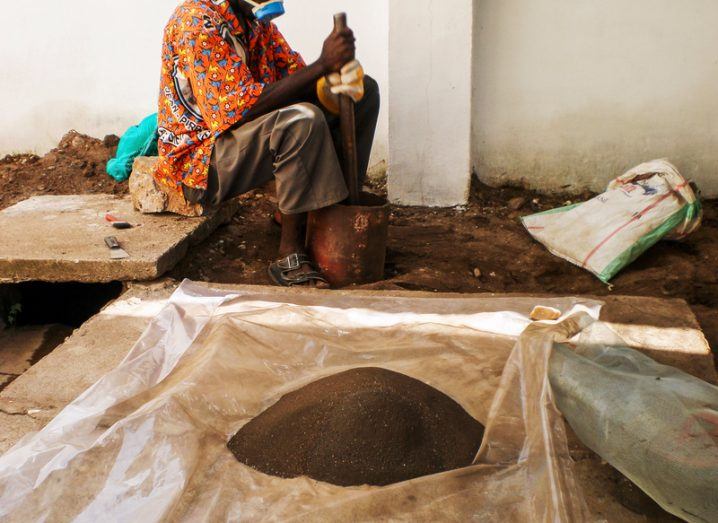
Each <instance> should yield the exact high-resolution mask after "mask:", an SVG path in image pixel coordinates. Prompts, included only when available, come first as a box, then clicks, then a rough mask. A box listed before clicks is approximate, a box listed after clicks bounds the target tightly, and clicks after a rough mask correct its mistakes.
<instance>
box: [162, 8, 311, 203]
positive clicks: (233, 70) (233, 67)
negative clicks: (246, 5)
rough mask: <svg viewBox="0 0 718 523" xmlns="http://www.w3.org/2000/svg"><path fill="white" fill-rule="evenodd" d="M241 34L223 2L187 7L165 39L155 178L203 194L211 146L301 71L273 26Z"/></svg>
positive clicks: (300, 64) (175, 17)
mask: <svg viewBox="0 0 718 523" xmlns="http://www.w3.org/2000/svg"><path fill="white" fill-rule="evenodd" d="M248 27H249V30H248V31H245V30H244V27H243V26H242V24H241V23H240V21H239V20H238V19H237V17H236V16H235V14H234V12H233V11H232V9H231V7H230V5H229V2H228V1H227V0H185V1H184V2H183V3H182V4H180V6H179V7H178V8H177V9H176V10H175V12H174V14H173V15H172V18H171V19H170V21H169V23H168V24H167V27H166V28H165V33H164V43H163V45H162V79H161V83H160V100H159V115H158V126H159V136H160V139H159V156H160V160H159V163H158V165H157V172H156V173H155V178H156V179H157V181H158V182H159V183H161V184H163V185H165V186H167V187H170V188H173V189H175V190H178V191H181V190H182V185H183V184H184V185H186V186H187V187H190V188H196V189H206V187H207V173H208V171H209V163H210V159H211V157H212V150H213V148H214V142H215V140H216V139H217V137H218V136H219V135H220V134H222V133H223V132H224V131H226V130H227V129H229V128H230V127H232V126H233V125H235V124H236V123H238V122H240V121H241V120H242V118H244V117H245V116H246V114H247V113H248V112H249V110H250V109H251V108H252V107H253V106H254V104H255V103H256V102H257V99H258V98H259V96H260V95H261V94H262V91H263V89H264V86H265V85H269V84H271V83H273V82H276V81H278V80H281V79H282V78H284V77H286V76H288V75H290V74H292V73H293V72H295V71H297V70H299V69H301V68H302V67H304V65H305V64H304V60H302V57H301V56H300V55H299V54H298V53H297V52H295V51H293V50H292V49H291V48H290V47H289V45H288V44H287V42H286V40H285V39H284V37H283V36H282V34H281V33H280V32H279V30H278V29H277V27H276V26H275V25H274V24H272V23H271V22H257V21H253V22H248Z"/></svg>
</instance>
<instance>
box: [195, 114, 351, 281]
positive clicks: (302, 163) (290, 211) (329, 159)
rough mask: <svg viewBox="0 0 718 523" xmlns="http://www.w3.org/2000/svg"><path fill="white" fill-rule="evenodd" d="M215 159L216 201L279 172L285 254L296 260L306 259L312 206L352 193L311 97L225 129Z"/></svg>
mask: <svg viewBox="0 0 718 523" xmlns="http://www.w3.org/2000/svg"><path fill="white" fill-rule="evenodd" d="M212 165H213V173H212V174H213V176H214V179H213V180H212V183H210V186H211V187H212V193H211V194H208V197H209V198H210V199H211V200H213V201H214V202H215V203H216V202H218V201H223V200H226V199H228V198H232V197H234V196H237V195H239V194H242V193H244V192H247V191H248V190H251V189H253V188H256V187H260V186H262V185H264V184H265V183H266V182H267V181H269V180H270V179H271V177H272V176H274V178H275V179H276V183H277V199H278V200H279V209H280V212H281V213H282V216H283V220H282V240H281V244H280V250H279V256H280V257H281V258H288V257H290V255H294V254H297V255H299V257H291V259H292V260H293V261H294V263H293V264H291V265H292V266H293V265H296V261H297V260H298V259H305V255H306V251H305V250H306V246H305V240H306V222H307V212H309V211H312V210H315V209H320V208H323V207H328V206H330V205H333V204H335V203H338V202H340V201H342V200H344V199H346V197H347V194H348V191H347V187H346V184H345V183H344V178H343V176H342V173H341V167H340V166H339V160H338V158H337V154H336V151H335V150H334V145H333V143H332V138H331V133H330V130H329V127H328V125H327V122H326V119H325V117H324V115H323V114H322V112H321V110H320V109H319V108H317V107H316V106H314V105H312V104H309V103H302V104H296V105H292V106H289V107H286V108H284V109H280V110H278V111H275V112H273V113H270V114H269V115H266V116H263V117H261V118H259V119H257V120H255V121H253V122H250V123H248V124H245V125H243V126H241V127H239V128H237V129H234V130H231V131H229V132H228V133H225V134H224V135H222V137H220V139H219V140H218V142H217V144H216V146H215V151H214V155H213V158H212ZM285 261H286V260H285ZM273 265H276V264H273ZM284 266H287V263H285V264H284V265H283V267H284ZM276 269H277V267H275V271H274V272H275V275H274V276H273V277H275V276H276V275H277V274H280V275H281V274H284V273H286V275H287V276H288V277H289V279H293V278H296V277H300V280H301V275H306V274H311V273H312V267H311V265H310V264H308V263H301V264H300V267H298V268H296V269H291V270H286V269H284V270H276ZM275 280H276V277H275ZM280 283H281V282H280Z"/></svg>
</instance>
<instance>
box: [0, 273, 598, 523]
mask: <svg viewBox="0 0 718 523" xmlns="http://www.w3.org/2000/svg"><path fill="white" fill-rule="evenodd" d="M257 292H258V293H256V294H255V293H253V294H251V295H250V294H242V295H237V294H228V293H224V292H219V291H212V290H209V289H207V288H205V287H200V286H198V285H196V284H192V283H190V282H185V283H184V284H183V285H182V286H181V287H180V288H179V289H178V290H177V291H176V292H175V294H174V295H173V296H172V298H171V299H170V300H169V301H168V303H167V305H166V306H165V307H164V308H163V309H162V311H161V312H160V313H159V314H158V315H157V316H156V317H155V318H154V319H153V320H152V321H151V323H150V325H149V327H148V328H147V330H146V331H145V332H144V334H143V335H142V337H141V338H140V339H139V341H138V342H137V343H136V345H135V346H134V348H133V349H132V350H131V352H130V353H129V354H128V356H127V358H126V359H125V360H124V361H123V363H122V364H121V365H120V366H119V367H117V368H116V369H115V370H113V371H112V372H110V373H108V374H107V375H106V376H104V377H103V378H102V379H101V380H100V381H99V382H98V383H96V384H95V385H94V386H92V387H91V388H90V389H88V390H87V391H86V392H85V393H83V394H82V395H81V396H80V397H79V398H77V399H76V400H75V401H74V402H72V403H71V404H70V405H68V406H67V407H66V408H65V409H64V410H63V411H61V413H60V414H59V415H58V416H57V417H56V418H55V419H54V420H53V421H52V422H50V424H49V425H47V426H46V427H45V428H44V429H43V430H42V431H41V432H39V433H37V434H34V435H30V436H28V437H26V438H25V439H24V440H22V441H20V442H19V443H18V444H17V445H16V446H15V447H13V448H12V449H10V450H9V451H8V452H7V453H6V454H5V455H4V456H3V457H2V458H0V520H3V521H30V520H32V521H53V522H58V521H79V522H84V521H87V522H95V521H107V520H108V519H109V520H112V521H128V522H129V521H132V522H135V521H143V522H150V521H170V520H171V521H208V522H209V521H295V520H306V521H315V520H325V521H326V520H332V521H342V520H345V521H371V520H376V519H383V520H394V521H436V520H442V521H451V520H453V521H466V520H468V519H472V518H473V519H476V520H480V521H504V522H505V521H521V522H523V521H538V520H540V521H581V520H586V519H589V517H590V515H589V514H588V513H587V509H586V507H585V503H584V500H583V496H582V493H581V490H580V488H579V487H578V486H577V483H576V481H575V478H574V473H573V469H572V462H571V460H570V457H569V454H568V447H567V443H566V435H565V433H564V430H565V428H564V427H565V425H564V422H563V420H562V419H561V416H560V414H559V412H558V411H557V409H556V407H555V406H554V402H553V397H552V392H551V388H550V386H549V381H548V361H549V357H550V354H551V347H552V345H553V343H554V342H555V341H562V340H566V339H568V338H570V337H571V336H573V335H574V334H576V333H577V332H579V331H580V330H581V329H582V328H584V327H585V326H586V325H588V324H590V323H591V322H592V321H593V320H594V319H595V318H597V317H598V313H599V304H598V303H597V302H591V301H586V300H579V299H541V300H540V303H541V304H542V305H547V306H551V307H555V308H558V309H559V310H561V311H563V312H564V315H563V317H562V318H561V319H560V320H558V321H556V322H540V323H532V322H530V320H529V319H528V315H529V313H530V311H531V309H532V308H533V306H534V305H537V300H536V299H531V298H491V297H487V298H481V299H477V298H472V299H471V301H470V303H471V308H470V310H469V309H467V306H466V305H464V304H463V301H462V300H461V299H456V300H446V299H431V298H419V297H412V298H402V297H382V296H377V297H363V296H362V297H347V296H345V295H341V294H337V295H335V294H322V295H321V296H318V295H316V294H312V293H299V294H291V295H290V294H288V295H277V294H266V295H263V294H261V293H260V292H261V291H257ZM278 296H279V297H278ZM284 300H286V301H284ZM467 303H468V302H467ZM361 366H378V367H383V368H386V369H390V370H393V371H396V372H401V373H404V374H406V375H409V376H412V377H414V378H417V379H420V380H423V381H424V382H426V383H428V384H430V385H432V386H434V387H436V388H438V389H439V390H441V391H442V392H444V393H446V394H448V395H449V396H451V397H453V398H454V399H455V400H456V401H458V402H459V403H460V404H461V405H462V406H463V407H464V408H465V409H466V410H467V411H468V412H469V413H470V414H471V415H473V416H474V417H475V418H476V419H478V420H479V421H481V422H482V423H484V424H485V425H486V427H487V430H486V435H485V439H484V442H483V445H482V447H481V449H480V451H479V453H478V456H477V458H476V460H475V463H474V465H472V466H470V467H467V468H464V469H460V470H454V471H449V472H445V473H442V474H437V475H433V476H426V477H423V478H419V479H415V480H412V481H407V482H404V483H399V484H395V485H391V486H388V487H356V488H342V487H337V486H334V485H329V484H326V483H320V482H317V481H313V480H310V479H308V478H296V479H281V478H276V477H271V476H268V475H265V474H262V473H260V472H258V471H256V470H253V469H251V468H249V467H247V466H245V465H243V464H241V463H239V462H238V461H236V459H235V458H234V456H233V455H232V454H231V453H230V452H229V450H228V449H227V448H226V443H227V441H228V440H229V439H230V438H231V437H232V435H234V434H235V433H236V432H237V431H238V430H239V429H240V428H241V427H242V426H243V425H244V424H245V423H247V422H248V421H249V420H250V419H252V418H253V417H254V416H256V415H258V414H260V413H261V412H263V411H264V410H266V409H267V408H268V407H270V406H271V405H273V404H274V403H275V402H276V401H277V400H278V399H279V398H280V397H282V396H283V395H284V394H286V393H287V392H290V391H293V390H296V389H298V388H300V387H302V386H304V385H306V384H308V383H310V382H313V381H315V380H317V379H320V378H322V377H325V376H328V375H332V374H335V373H338V372H341V371H344V370H347V369H350V368H355V367H361Z"/></svg>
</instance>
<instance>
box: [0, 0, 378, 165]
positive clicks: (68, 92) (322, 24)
mask: <svg viewBox="0 0 718 523" xmlns="http://www.w3.org/2000/svg"><path fill="white" fill-rule="evenodd" d="M177 4H178V2H177V0H151V1H146V0H125V1H124V2H118V1H117V0H61V1H57V0H35V1H33V2H25V1H22V2H9V1H6V2H4V3H3V20H5V21H6V23H5V24H3V30H2V32H0V63H2V64H3V71H2V74H0V94H1V95H2V97H3V99H4V100H5V103H3V116H2V125H1V126H0V155H4V154H7V153H13V152H25V151H34V152H37V153H44V152H46V151H47V150H49V149H50V148H52V147H54V146H55V145H56V144H57V142H58V141H59V140H60V138H61V137H62V135H63V134H64V133H65V132H66V131H68V130H69V129H76V130H78V131H80V132H83V133H87V134H89V135H92V136H97V137H100V138H101V137H103V136H104V135H106V134H109V133H115V134H122V132H124V130H125V129H126V128H127V127H128V126H130V125H132V124H134V123H137V122H138V121H139V120H140V119H141V118H143V117H144V116H146V115H148V114H150V113H152V112H155V111H156V110H157V109H156V105H157V92H158V87H159V71H160V53H161V42H162V29H163V28H164V26H165V23H166V22H167V20H168V19H169V17H170V15H171V13H172V10H173V9H174V7H175V6H176V5H177ZM286 7H287V15H285V17H284V18H282V19H280V20H278V25H280V27H281V29H282V30H283V32H284V33H285V36H286V37H287V39H288V40H289V41H290V43H291V44H292V45H293V46H294V47H295V48H296V49H297V50H299V51H300V52H302V54H303V55H304V57H305V59H306V60H307V61H311V60H314V59H316V58H317V57H318V55H319V52H320V50H321V44H322V42H323V40H324V37H325V36H326V35H328V34H329V32H330V31H331V28H332V23H333V21H332V15H333V14H334V12H336V11H340V10H346V11H347V12H348V15H349V23H350V25H351V26H352V27H353V28H354V30H355V32H356V33H357V37H358V53H359V58H360V59H361V60H362V61H363V62H364V65H365V68H366V69H367V72H368V73H369V74H371V75H373V76H374V77H375V78H376V79H377V80H378V81H379V82H380V84H381V85H382V87H385V86H386V78H387V53H386V48H387V38H388V35H387V31H388V6H387V5H386V0H364V1H363V2H361V3H359V2H356V1H351V0H286ZM387 126H388V123H387V113H386V110H384V112H383V114H382V119H381V122H380V128H379V131H378V136H377V141H376V147H375V161H379V160H382V159H384V158H385V157H386V150H387V146H386V141H387Z"/></svg>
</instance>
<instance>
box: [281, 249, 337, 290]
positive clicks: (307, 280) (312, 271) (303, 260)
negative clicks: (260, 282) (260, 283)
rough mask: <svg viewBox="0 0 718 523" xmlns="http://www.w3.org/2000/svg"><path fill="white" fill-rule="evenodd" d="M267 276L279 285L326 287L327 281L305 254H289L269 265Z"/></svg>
mask: <svg viewBox="0 0 718 523" xmlns="http://www.w3.org/2000/svg"><path fill="white" fill-rule="evenodd" d="M267 272H268V273H269V277H270V278H271V279H272V281H273V282H274V283H275V284H276V285H279V286H281V287H296V286H306V287H317V288H328V287H329V283H328V282H327V280H326V279H325V278H324V276H322V275H321V273H320V272H319V271H318V270H317V269H316V267H315V265H314V264H313V263H312V261H311V260H310V259H309V256H307V255H306V254H298V253H297V254H290V255H289V256H287V257H286V258H281V259H279V260H277V261H275V262H272V263H271V264H270V265H269V268H268V271H267Z"/></svg>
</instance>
